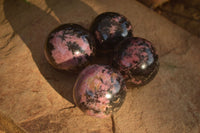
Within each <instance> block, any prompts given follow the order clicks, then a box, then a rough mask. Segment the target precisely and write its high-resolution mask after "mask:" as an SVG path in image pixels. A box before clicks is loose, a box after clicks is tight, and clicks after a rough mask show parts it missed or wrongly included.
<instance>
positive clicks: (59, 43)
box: [45, 24, 94, 70]
mask: <svg viewBox="0 0 200 133" xmlns="http://www.w3.org/2000/svg"><path fill="white" fill-rule="evenodd" d="M93 50H94V38H93V36H92V35H91V34H90V33H89V32H88V31H87V30H86V29H84V28H83V27H81V26H80V25H77V24H64V25H61V26H59V27H57V28H56V29H55V30H54V31H52V32H51V33H50V34H49V36H48V40H47V45H46V48H45V56H46V58H47V60H48V61H49V63H50V64H52V65H53V66H54V67H55V68H57V69H62V70H77V69H79V68H82V67H83V66H85V65H87V64H88V63H89V59H90V58H91V57H92V56H93V55H94V51H93Z"/></svg>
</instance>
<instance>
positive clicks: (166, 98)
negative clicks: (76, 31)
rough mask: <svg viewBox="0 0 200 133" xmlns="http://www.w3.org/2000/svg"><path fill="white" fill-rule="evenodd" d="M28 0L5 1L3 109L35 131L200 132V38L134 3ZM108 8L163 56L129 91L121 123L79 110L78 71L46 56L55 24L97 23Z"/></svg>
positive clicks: (1, 7)
mask: <svg viewBox="0 0 200 133" xmlns="http://www.w3.org/2000/svg"><path fill="white" fill-rule="evenodd" d="M28 1H30V3H26V2H25V1H24V0H1V1H0V16H1V17H0V29H1V30H0V42H1V43H0V110H1V112H3V113H4V114H5V115H6V114H7V115H8V116H9V117H10V118H11V119H13V120H14V121H15V123H16V124H17V125H20V126H21V127H23V128H24V129H25V130H26V131H27V132H30V133H38V132H40V133H49V132H53V133H56V132H61V133H62V132H63V133H112V132H115V133H133V131H134V133H184V132H185V133H199V132H200V127H199V125H200V117H199V114H200V101H199V96H200V84H199V79H200V67H199V66H200V62H199V61H200V53H199V51H200V45H199V42H200V39H199V38H197V37H195V36H193V35H191V34H189V33H188V32H186V31H184V30H183V29H181V28H180V27H178V26H176V25H174V24H172V23H171V22H169V21H168V20H166V19H165V18H163V17H161V16H160V15H157V14H156V13H154V12H153V11H152V10H151V9H148V8H146V7H145V6H143V5H141V4H140V3H138V2H136V1H134V0H123V1H122V0H121V1H119V0H81V1H80V0H69V1H68V0H67V1H66V0H56V1H55V0H45V1H43V0H28ZM106 11H113V12H119V13H120V14H123V15H125V16H126V17H127V18H128V19H129V20H130V22H131V23H132V24H133V27H134V36H140V37H143V38H147V39H148V40H149V41H151V42H152V43H153V44H154V47H155V48H156V49H157V52H158V55H159V61H160V69H159V72H158V74H157V75H156V77H155V79H154V80H152V82H150V83H149V84H148V85H146V86H143V87H141V88H139V89H137V88H135V89H132V88H128V92H127V95H126V99H125V101H124V103H123V106H122V107H121V108H120V110H119V111H118V112H116V114H114V116H113V120H112V119H111V118H110V117H108V118H105V119H99V118H95V117H91V116H87V115H85V114H83V113H82V111H81V110H80V109H78V108H77V107H76V108H73V104H72V103H73V97H72V96H73V93H72V90H73V89H72V88H73V86H74V83H75V81H76V78H77V75H75V74H69V73H64V72H60V71H56V70H55V69H53V67H52V66H51V65H49V63H48V62H47V61H46V59H45V56H44V44H45V42H46V37H47V36H48V34H49V33H50V32H51V30H52V29H53V28H55V27H57V26H59V25H61V24H64V23H77V24H81V25H83V26H84V27H85V28H89V26H90V24H91V22H92V21H93V19H94V18H95V17H96V16H97V15H99V14H101V13H103V12H106ZM36 31H37V32H36ZM7 128H9V127H7Z"/></svg>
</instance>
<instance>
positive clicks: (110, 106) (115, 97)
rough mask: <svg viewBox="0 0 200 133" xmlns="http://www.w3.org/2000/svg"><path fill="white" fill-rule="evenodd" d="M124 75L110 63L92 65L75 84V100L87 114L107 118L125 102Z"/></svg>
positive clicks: (81, 74)
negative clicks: (109, 64)
mask: <svg viewBox="0 0 200 133" xmlns="http://www.w3.org/2000/svg"><path fill="white" fill-rule="evenodd" d="M125 96H126V86H125V82H124V79H123V76H122V75H121V74H120V73H119V72H118V71H116V70H114V69H113V68H111V67H110V66H108V65H91V66H88V67H86V68H85V69H84V70H83V71H82V72H81V73H80V75H79V77H78V79H77V81H76V84H75V86H74V101H75V103H76V104H77V106H78V107H79V108H80V109H81V110H82V111H83V112H85V114H87V115H91V116H96V117H99V118H105V117H108V116H111V115H112V114H113V113H114V112H117V111H118V110H119V109H120V107H121V106H122V104H123V103H124V100H125Z"/></svg>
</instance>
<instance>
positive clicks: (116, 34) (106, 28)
mask: <svg viewBox="0 0 200 133" xmlns="http://www.w3.org/2000/svg"><path fill="white" fill-rule="evenodd" d="M90 30H91V33H92V34H93V35H94V36H95V41H96V48H97V52H98V53H109V52H112V51H113V49H114V47H115V46H116V45H117V44H118V43H119V42H120V41H122V40H123V39H125V38H127V37H131V36H132V26H131V23H130V22H129V21H128V19H127V18H126V17H125V16H123V15H121V14H119V13H115V12H105V13H102V14H100V15H98V16H97V17H96V19H95V20H94V22H93V24H92V25H91V29H90Z"/></svg>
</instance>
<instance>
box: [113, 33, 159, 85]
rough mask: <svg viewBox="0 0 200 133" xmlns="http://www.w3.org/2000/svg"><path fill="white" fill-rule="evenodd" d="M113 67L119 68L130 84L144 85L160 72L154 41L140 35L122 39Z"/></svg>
mask: <svg viewBox="0 0 200 133" xmlns="http://www.w3.org/2000/svg"><path fill="white" fill-rule="evenodd" d="M115 51H116V52H115V55H114V60H113V63H112V65H113V67H115V68H117V69H118V70H119V71H120V72H121V74H122V75H123V76H124V79H125V80H126V81H127V83H128V84H131V85H132V86H142V85H145V84H147V83H148V82H150V81H151V80H152V79H153V78H154V77H155V75H156V74H157V72H158V69H159V62H158V55H157V53H156V50H155V48H154V47H153V45H152V43H151V42H149V41H147V40H146V39H143V38H139V37H131V38H128V39H126V40H124V41H122V42H121V43H120V44H119V45H118V47H117V48H116V50H115Z"/></svg>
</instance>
